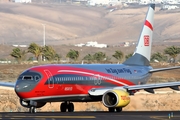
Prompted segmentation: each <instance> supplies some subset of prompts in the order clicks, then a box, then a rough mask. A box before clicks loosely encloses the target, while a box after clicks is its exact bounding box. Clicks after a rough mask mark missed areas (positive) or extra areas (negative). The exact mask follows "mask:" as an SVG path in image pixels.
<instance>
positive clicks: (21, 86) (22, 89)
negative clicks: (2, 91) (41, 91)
mask: <svg viewBox="0 0 180 120" xmlns="http://www.w3.org/2000/svg"><path fill="white" fill-rule="evenodd" d="M29 90H30V84H27V83H23V82H22V83H18V84H16V86H15V91H16V92H17V93H18V92H27V91H29Z"/></svg>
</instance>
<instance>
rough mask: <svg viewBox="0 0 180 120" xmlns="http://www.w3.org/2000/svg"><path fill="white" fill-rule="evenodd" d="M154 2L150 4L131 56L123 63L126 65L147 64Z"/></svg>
mask: <svg viewBox="0 0 180 120" xmlns="http://www.w3.org/2000/svg"><path fill="white" fill-rule="evenodd" d="M154 10H155V4H150V6H149V9H148V12H147V15H146V19H145V22H144V24H143V28H142V31H141V34H140V36H139V41H138V44H137V46H136V51H135V52H134V54H133V56H132V57H130V58H129V59H127V60H126V61H125V62H124V63H123V64H127V65H147V66H148V65H149V61H150V56H151V46H152V36H153V20H154Z"/></svg>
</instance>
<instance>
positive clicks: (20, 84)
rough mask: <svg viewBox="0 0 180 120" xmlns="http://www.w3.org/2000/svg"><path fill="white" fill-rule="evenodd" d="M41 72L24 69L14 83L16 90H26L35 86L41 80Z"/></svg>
mask: <svg viewBox="0 0 180 120" xmlns="http://www.w3.org/2000/svg"><path fill="white" fill-rule="evenodd" d="M41 78H42V74H41V73H39V72H36V71H30V70H28V71H25V72H23V73H22V74H21V75H20V76H19V77H18V79H17V82H16V85H15V91H16V92H28V91H31V90H32V89H34V88H35V87H36V85H37V84H38V82H39V81H40V80H41Z"/></svg>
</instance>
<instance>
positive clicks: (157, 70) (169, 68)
mask: <svg viewBox="0 0 180 120" xmlns="http://www.w3.org/2000/svg"><path fill="white" fill-rule="evenodd" d="M179 68H180V66H174V67H168V68H157V69H152V70H150V71H149V73H154V72H160V71H165V70H172V69H179Z"/></svg>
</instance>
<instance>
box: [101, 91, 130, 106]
mask: <svg viewBox="0 0 180 120" xmlns="http://www.w3.org/2000/svg"><path fill="white" fill-rule="evenodd" d="M102 102H103V104H104V106H106V107H125V106H126V105H128V104H129V102H130V97H129V93H128V92H126V91H125V90H119V89H114V90H108V91H107V92H105V93H104V95H103V97H102Z"/></svg>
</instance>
